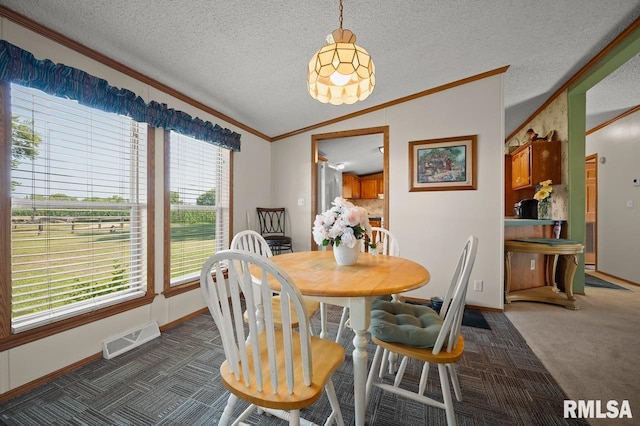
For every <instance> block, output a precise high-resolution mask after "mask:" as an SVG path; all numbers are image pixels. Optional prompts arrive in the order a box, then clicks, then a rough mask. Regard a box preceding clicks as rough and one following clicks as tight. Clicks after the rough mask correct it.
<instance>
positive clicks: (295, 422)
mask: <svg viewBox="0 0 640 426" xmlns="http://www.w3.org/2000/svg"><path fill="white" fill-rule="evenodd" d="M289 415H290V417H289V425H290V426H300V410H291V411H289Z"/></svg>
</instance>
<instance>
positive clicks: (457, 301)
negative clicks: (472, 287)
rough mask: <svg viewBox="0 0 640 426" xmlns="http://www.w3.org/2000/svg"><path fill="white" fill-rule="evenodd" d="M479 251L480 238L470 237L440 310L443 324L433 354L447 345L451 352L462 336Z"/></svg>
mask: <svg viewBox="0 0 640 426" xmlns="http://www.w3.org/2000/svg"><path fill="white" fill-rule="evenodd" d="M477 250H478V238H477V237H475V236H473V235H472V236H470V237H469V238H468V239H467V242H466V243H465V245H464V248H463V249H462V253H461V254H460V258H459V259H458V264H457V265H456V269H455V272H454V273H453V277H452V278H451V284H450V285H449V290H448V291H447V295H446V297H445V298H444V302H443V303H442V308H440V317H442V319H443V320H444V321H443V324H442V329H441V330H440V334H438V338H437V339H436V343H435V345H434V347H433V353H434V354H436V355H437V354H438V353H440V350H441V349H442V347H443V345H444V344H445V343H446V344H447V347H446V348H445V350H446V351H447V352H451V350H452V349H453V348H455V345H456V343H457V341H458V335H459V334H460V326H461V324H462V314H463V313H464V307H465V304H466V300H467V286H468V284H469V276H470V275H471V270H472V269H473V264H474V262H475V259H476V251H477Z"/></svg>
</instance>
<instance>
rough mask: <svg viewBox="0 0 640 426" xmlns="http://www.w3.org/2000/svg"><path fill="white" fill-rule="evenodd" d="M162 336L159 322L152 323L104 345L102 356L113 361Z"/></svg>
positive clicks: (106, 341) (105, 342) (110, 340)
mask: <svg viewBox="0 0 640 426" xmlns="http://www.w3.org/2000/svg"><path fill="white" fill-rule="evenodd" d="M159 336H160V329H159V328H158V323H157V322H155V321H154V322H150V323H148V324H146V325H144V326H142V327H140V328H136V329H135V330H131V331H128V332H127V333H126V334H125V335H122V336H117V337H113V338H111V339H109V340H105V341H104V342H103V343H102V356H103V357H104V358H106V359H111V358H113V357H115V356H118V355H120V354H123V353H125V352H127V351H130V350H131V349H133V348H137V347H138V346H140V345H142V344H144V343H146V342H148V341H150V340H153V339H155V338H156V337H159Z"/></svg>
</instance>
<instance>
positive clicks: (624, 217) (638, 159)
mask: <svg viewBox="0 0 640 426" xmlns="http://www.w3.org/2000/svg"><path fill="white" fill-rule="evenodd" d="M591 154H598V158H599V159H600V158H603V157H604V158H605V159H606V161H605V163H604V164H603V163H600V162H598V230H597V232H598V242H597V244H598V247H597V260H596V262H597V268H598V270H599V271H602V272H605V273H607V274H610V275H614V276H616V277H620V278H624V279H626V280H629V281H632V282H635V283H640V268H638V242H639V241H640V186H633V183H632V180H633V179H634V178H638V179H640V111H637V112H635V113H633V114H630V115H628V116H626V117H623V118H621V119H619V120H616V121H614V122H613V123H611V124H610V125H608V126H606V127H604V128H602V129H600V130H598V131H596V132H594V133H591V134H590V135H588V136H587V138H586V155H591ZM628 201H631V202H632V203H633V207H632V208H629V207H627V202H628Z"/></svg>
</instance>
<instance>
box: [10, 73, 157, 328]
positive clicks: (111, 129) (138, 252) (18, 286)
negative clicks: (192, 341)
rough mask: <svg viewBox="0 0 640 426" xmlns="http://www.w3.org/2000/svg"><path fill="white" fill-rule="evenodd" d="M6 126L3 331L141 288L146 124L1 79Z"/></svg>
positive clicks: (114, 300) (144, 287)
mask: <svg viewBox="0 0 640 426" xmlns="http://www.w3.org/2000/svg"><path fill="white" fill-rule="evenodd" d="M5 122H6V121H5ZM11 127H12V136H11V154H12V159H11V169H12V170H11V206H10V209H11V212H10V213H11V214H10V218H11V271H10V274H11V281H10V282H11V327H12V332H13V333H19V332H22V331H25V330H29V329H32V328H35V327H38V326H40V325H43V324H47V323H51V322H54V321H60V320H64V319H66V318H70V317H74V316H76V315H79V314H83V313H86V312H90V311H95V310H98V309H100V308H105V307H108V306H112V305H115V304H118V303H121V302H124V301H128V300H131V299H135V298H140V297H142V296H144V295H145V294H147V293H148V283H147V252H146V251H147V245H148V241H147V228H148V227H149V226H150V224H148V223H147V186H148V179H147V160H148V159H147V155H148V152H147V125H146V124H140V123H137V122H135V121H133V120H132V119H130V118H127V117H124V116H120V115H117V114H113V113H106V112H102V111H100V110H97V109H93V108H89V107H85V106H82V105H79V104H78V103H77V102H75V101H71V100H67V99H63V98H59V97H55V96H50V95H47V94H45V93H44V92H41V91H39V90H35V89H30V88H26V87H22V86H19V85H11ZM5 152H6V151H5ZM3 281H4V278H3ZM5 282H9V281H8V280H7V281H5Z"/></svg>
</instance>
